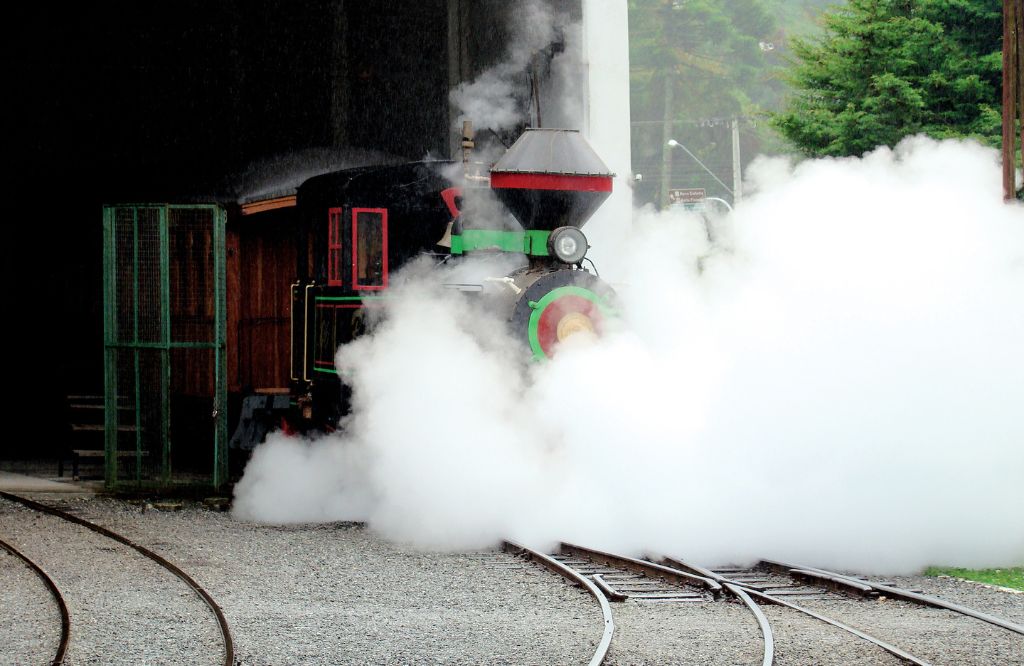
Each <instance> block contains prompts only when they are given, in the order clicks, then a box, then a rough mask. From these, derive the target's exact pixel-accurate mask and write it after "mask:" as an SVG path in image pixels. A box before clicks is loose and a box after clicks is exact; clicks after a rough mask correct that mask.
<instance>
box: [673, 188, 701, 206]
mask: <svg viewBox="0 0 1024 666" xmlns="http://www.w3.org/2000/svg"><path fill="white" fill-rule="evenodd" d="M707 196H708V193H707V190H705V189H704V188H703V187H677V188H674V189H671V190H669V191H668V201H669V203H671V204H677V203H698V202H700V201H704V199H706V198H707Z"/></svg>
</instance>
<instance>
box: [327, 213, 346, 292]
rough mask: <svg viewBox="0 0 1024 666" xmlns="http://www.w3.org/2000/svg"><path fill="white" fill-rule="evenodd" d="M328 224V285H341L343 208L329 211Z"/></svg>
mask: <svg viewBox="0 0 1024 666" xmlns="http://www.w3.org/2000/svg"><path fill="white" fill-rule="evenodd" d="M329 213H330V217H329V218H328V226H327V286H329V287H340V286H342V285H343V284H344V282H342V278H341V209H340V208H332V209H330V211H329Z"/></svg>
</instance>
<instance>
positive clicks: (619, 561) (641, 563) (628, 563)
mask: <svg viewBox="0 0 1024 666" xmlns="http://www.w3.org/2000/svg"><path fill="white" fill-rule="evenodd" d="M562 553H563V554H569V555H582V556H583V557H587V558H590V559H593V560H597V561H598V562H602V563H604V564H609V565H611V566H621V567H625V568H627V569H630V570H632V571H636V572H638V573H642V574H646V575H648V576H655V577H658V576H660V577H662V578H668V579H671V580H672V581H673V582H675V583H678V584H680V585H687V586H689V587H700V588H703V589H705V590H707V591H708V592H710V593H711V594H712V595H713V596H714V597H716V598H717V597H718V596H719V595H720V594H721V593H722V586H721V584H720V583H718V582H717V581H715V580H714V579H712V578H709V577H707V576H700V575H695V574H691V573H687V572H685V571H680V570H678V569H673V568H671V567H666V566H663V565H661V564H655V563H654V562H650V561H648V560H641V559H637V558H635V557H626V556H624V555H613V554H612V553H606V552H604V551H600V550H594V549H592V548H586V547H584V546H577V545H574V544H571V543H562Z"/></svg>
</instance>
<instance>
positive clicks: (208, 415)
mask: <svg viewBox="0 0 1024 666" xmlns="http://www.w3.org/2000/svg"><path fill="white" fill-rule="evenodd" d="M225 224H226V213H225V211H224V209H223V208H221V207H220V206H217V205H205V204H204V205H170V204H134V205H116V206H105V207H104V209H103V302H104V361H105V362H104V371H105V381H104V394H105V397H104V437H105V440H104V461H105V468H104V476H105V481H106V486H107V488H109V489H112V490H128V489H145V488H154V489H167V488H170V487H174V486H201V487H202V486H205V487H212V488H220V487H222V486H223V485H224V483H225V482H226V481H227V478H228V459H227V443H228V437H227V425H228V424H227V413H226V406H227V365H226V358H225V353H226V348H225V337H226V336H225V318H226V317H225V314H226V313H225V310H226V297H225Z"/></svg>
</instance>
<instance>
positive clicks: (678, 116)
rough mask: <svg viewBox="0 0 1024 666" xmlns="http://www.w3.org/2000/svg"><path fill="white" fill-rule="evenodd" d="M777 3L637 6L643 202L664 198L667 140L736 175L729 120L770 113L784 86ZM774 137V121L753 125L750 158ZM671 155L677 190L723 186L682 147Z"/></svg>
mask: <svg viewBox="0 0 1024 666" xmlns="http://www.w3.org/2000/svg"><path fill="white" fill-rule="evenodd" d="M772 1H774V2H781V1H782V0H630V2H629V29H630V69H631V71H630V83H631V97H630V105H631V108H632V116H633V119H634V121H636V123H635V125H634V131H633V156H634V158H633V168H634V170H635V171H638V172H642V173H644V174H645V176H647V178H646V179H645V180H644V182H643V184H642V185H641V186H640V188H639V190H638V192H637V194H638V196H639V197H640V198H641V200H642V199H644V198H647V199H649V200H654V199H656V198H657V196H658V191H659V189H660V185H659V179H658V177H657V174H659V173H661V171H662V162H663V159H664V155H663V151H665V150H666V149H665V140H666V136H671V137H672V138H675V139H677V140H679V142H680V143H682V144H683V145H685V146H687V147H688V148H689V149H691V150H692V151H693V152H694V153H695V154H696V155H698V156H699V158H700V159H701V160H702V161H704V162H706V163H707V164H709V165H710V167H711V168H712V169H714V170H715V171H717V172H719V173H718V174H717V175H718V176H719V177H720V178H722V179H728V178H730V175H729V174H730V169H731V152H730V141H731V139H730V134H729V119H731V118H733V117H737V116H739V117H747V118H750V117H756V116H759V115H761V114H762V113H763V110H764V109H766V108H774V107H775V106H776V105H777V103H778V100H780V99H781V95H782V93H783V92H784V90H785V85H784V83H783V81H782V80H781V78H779V77H776V76H774V75H773V74H772V72H773V71H774V70H776V69H777V68H778V67H779V65H780V64H781V61H780V58H779V57H778V53H777V52H775V51H774V50H773V49H772V48H770V47H769V48H766V46H768V45H770V44H771V43H772V40H773V39H776V37H777V35H778V34H779V29H778V25H777V22H776V20H775V16H774V14H773V13H772V12H771V11H769V9H768V5H767V2H772ZM790 1H791V0H790ZM808 1H816V0H808ZM666 127H667V128H668V129H667V130H666V129H665V128H666ZM771 135H772V132H771V131H770V128H768V127H767V124H764V125H762V126H760V127H756V128H755V127H753V124H752V123H751V122H747V123H746V124H745V125H744V127H743V140H744V149H743V155H744V156H747V155H749V156H753V155H754V154H756V153H758V152H761V151H762V150H763V146H764V142H765V141H766V140H768V141H771V140H774V138H773V137H772V136H771ZM670 157H671V159H672V160H674V161H675V162H676V164H675V166H674V167H673V169H672V171H673V179H672V181H673V186H708V187H709V188H712V189H714V188H716V187H717V185H716V184H715V183H714V181H713V179H711V177H710V176H708V175H707V174H706V173H705V172H703V170H702V169H701V168H700V167H699V166H697V164H696V163H695V162H694V161H693V160H692V159H691V158H689V157H688V156H686V155H685V154H683V153H682V152H681V151H678V150H677V151H673V154H672V155H671V156H670ZM715 193H716V194H724V192H718V191H717V190H715Z"/></svg>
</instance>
